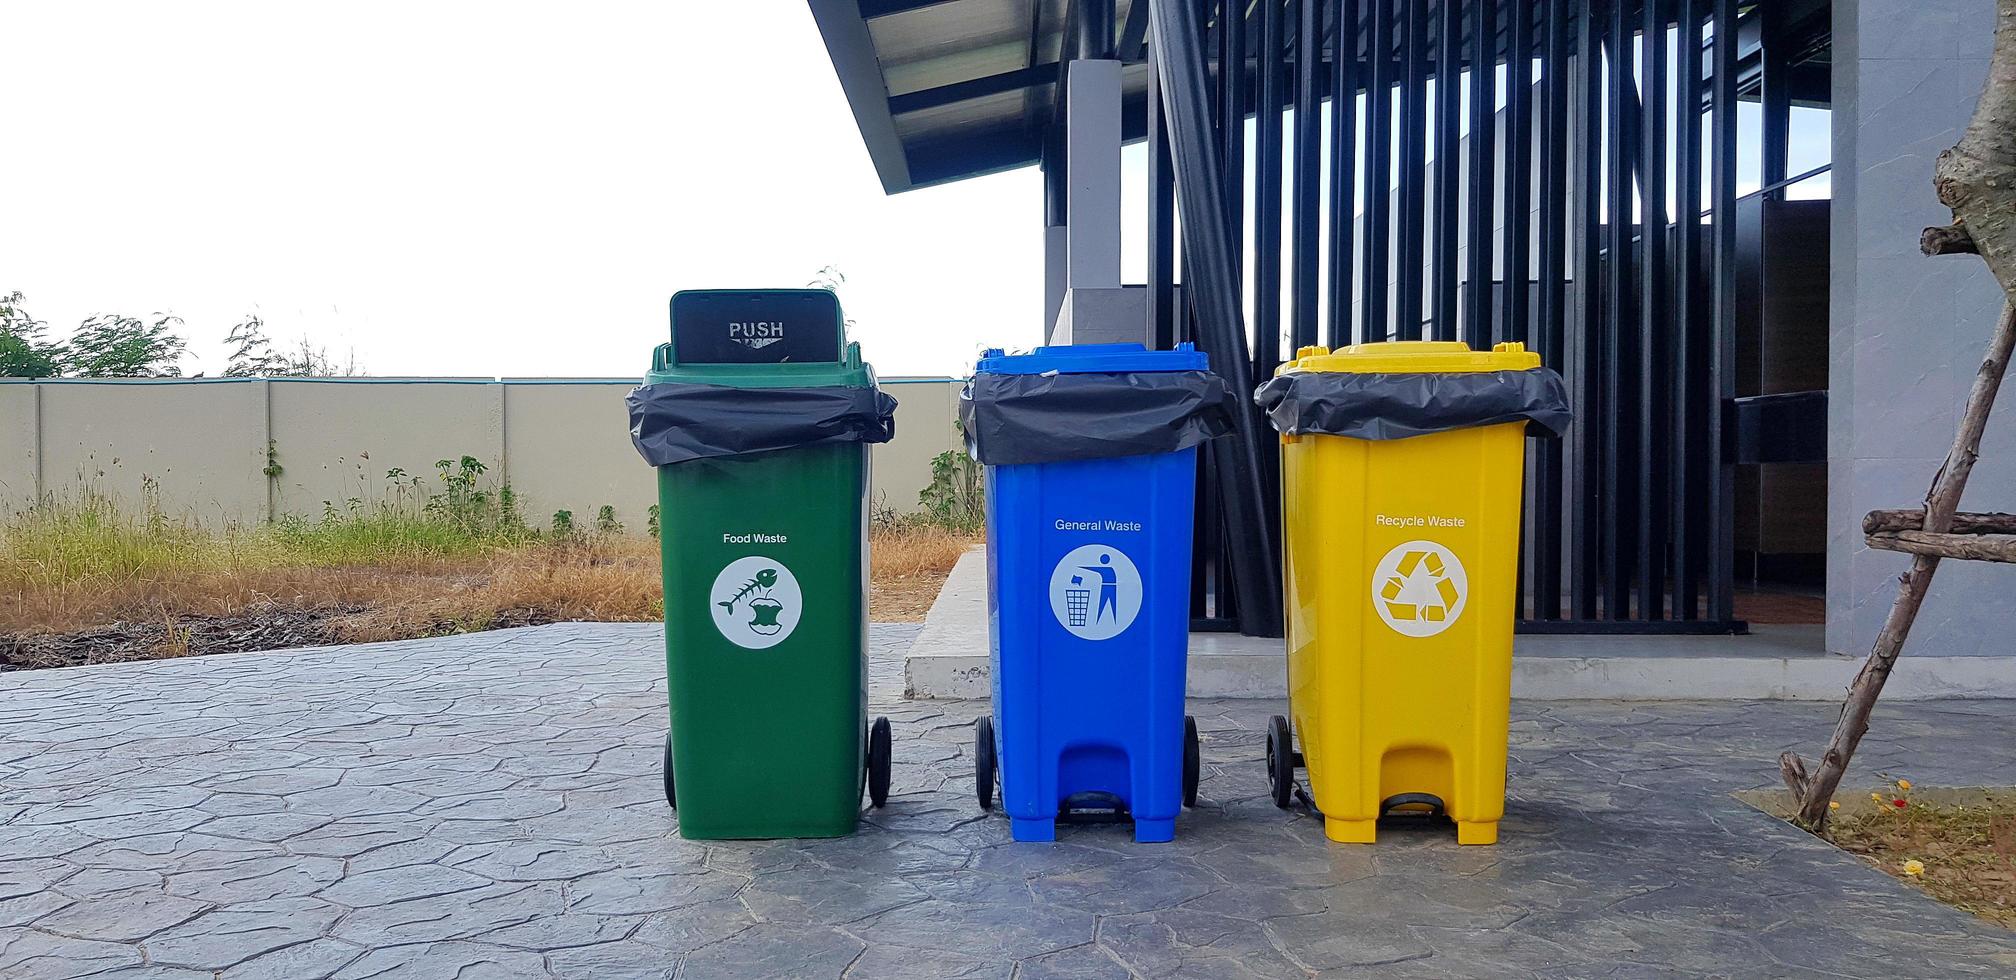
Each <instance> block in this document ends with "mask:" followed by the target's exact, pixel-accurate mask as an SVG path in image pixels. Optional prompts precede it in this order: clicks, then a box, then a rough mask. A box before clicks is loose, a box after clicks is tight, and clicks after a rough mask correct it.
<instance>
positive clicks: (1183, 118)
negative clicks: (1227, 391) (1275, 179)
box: [1149, 3, 1282, 636]
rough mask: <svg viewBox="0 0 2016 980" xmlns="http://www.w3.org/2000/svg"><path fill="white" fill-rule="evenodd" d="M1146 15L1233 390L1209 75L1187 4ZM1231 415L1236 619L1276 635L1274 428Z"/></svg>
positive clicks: (1242, 342) (1230, 522) (1248, 629)
mask: <svg viewBox="0 0 2016 980" xmlns="http://www.w3.org/2000/svg"><path fill="white" fill-rule="evenodd" d="M1149 18H1150V23H1151V24H1152V27H1153V43H1154V44H1155V46H1156V48H1157V49H1158V50H1160V51H1161V52H1162V54H1163V59H1162V61H1161V63H1160V64H1159V65H1158V66H1157V67H1158V70H1159V71H1160V73H1161V79H1162V88H1163V93H1164V98H1166V99H1167V100H1168V106H1169V138H1170V144H1171V147H1172V149H1173V157H1174V159H1175V161H1176V164H1177V168H1178V172H1179V173H1182V174H1186V175H1194V178H1195V179H1189V180H1179V181H1178V182H1177V188H1176V190H1177V193H1178V195H1180V197H1181V200H1182V202H1183V214H1184V221H1183V254H1184V255H1185V257H1186V258H1187V259H1188V260H1189V262H1190V263H1191V269H1192V273H1193V274H1194V275H1195V276H1196V277H1197V280H1198V281H1197V282H1196V284H1195V287H1196V288H1194V289H1193V290H1191V295H1192V298H1193V302H1194V303H1195V308H1196V310H1197V312H1198V324H1197V326H1198V338H1199V340H1200V341H1203V346H1204V348H1205V350H1206V351H1207V352H1209V353H1211V354H1212V355H1214V356H1213V358H1212V363H1213V366H1214V367H1215V368H1216V369H1217V370H1218V372H1219V373H1220V374H1221V375H1223V376H1224V377H1225V380H1226V381H1227V382H1229V383H1230V384H1231V386H1232V388H1233V390H1234V391H1251V390H1252V388H1253V375H1252V372H1251V371H1250V370H1249V368H1250V363H1249V361H1248V357H1249V356H1250V355H1249V352H1248V350H1247V346H1246V336H1245V328H1244V323H1243V321H1244V317H1243V316H1242V315H1241V310H1240V308H1239V290H1238V285H1237V276H1236V274H1235V265H1234V256H1233V250H1232V248H1231V244H1232V241H1233V238H1234V235H1233V234H1232V228H1231V226H1230V224H1229V222H1227V221H1226V210H1227V209H1226V205H1225V202H1224V201H1223V200H1222V197H1223V196H1224V188H1225V184H1224V182H1223V180H1222V178H1221V171H1220V161H1219V160H1218V159H1217V150H1218V147H1217V145H1216V141H1214V140H1213V139H1212V134H1211V131H1210V117H1211V109H1210V89H1209V86H1210V73H1209V69H1208V67H1207V65H1206V60H1207V59H1206V58H1205V54H1204V49H1203V34H1202V31H1201V28H1200V26H1199V18H1198V16H1197V12H1196V9H1195V8H1194V7H1192V6H1190V5H1189V4H1187V3H1157V4H1154V5H1153V6H1152V7H1151V9H1150V14H1149ZM1233 121H1235V122H1236V118H1235V120H1233ZM1232 128H1237V126H1236V125H1235V126H1233V127H1232ZM1233 422H1234V432H1233V434H1232V436H1231V438H1227V439H1220V440H1215V441H1214V442H1213V443H1212V446H1213V454H1214V456H1216V457H1217V459H1218V460H1219V461H1220V463H1222V464H1223V465H1220V466H1219V467H1217V474H1218V477H1219V481H1218V486H1217V489H1218V491H1219V494H1220V495H1221V497H1222V500H1223V502H1224V507H1225V512H1226V513H1225V517H1226V520H1225V524H1226V528H1227V530H1228V532H1230V533H1231V534H1232V536H1233V537H1234V538H1235V539H1237V541H1238V545H1239V547H1237V548H1235V549H1232V550H1231V551H1230V552H1229V553H1228V555H1227V562H1226V564H1227V565H1228V571H1229V572H1230V573H1231V579H1232V584H1233V586H1234V588H1236V589H1237V590H1238V599H1237V603H1238V614H1239V621H1240V622H1239V627H1240V631H1241V632H1243V633H1246V634H1248V635H1252V636H1280V635H1281V631H1282V621H1281V579H1280V570H1281V547H1280V539H1279V537H1278V534H1279V532H1280V521H1279V513H1280V512H1279V505H1278V501H1277V500H1276V499H1275V498H1274V497H1273V496H1272V495H1271V494H1270V493H1268V490H1269V487H1268V485H1267V483H1266V481H1265V480H1263V479H1262V476H1261V471H1260V458H1261V457H1260V456H1259V454H1258V452H1257V447H1258V445H1259V441H1260V440H1261V439H1262V438H1266V439H1268V440H1272V439H1273V438H1274V434H1273V432H1272V430H1270V429H1267V428H1266V426H1265V425H1264V424H1263V423H1262V421H1261V419H1260V417H1259V413H1258V412H1257V411H1255V410H1252V409H1250V408H1247V407H1244V406H1242V410H1241V411H1239V412H1237V413H1235V415H1234V419H1233Z"/></svg>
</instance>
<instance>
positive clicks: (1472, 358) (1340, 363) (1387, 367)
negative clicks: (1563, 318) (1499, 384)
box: [1278, 340, 1540, 374]
mask: <svg viewBox="0 0 2016 980" xmlns="http://www.w3.org/2000/svg"><path fill="white" fill-rule="evenodd" d="M1539 366H1540V355H1538V354H1535V353H1533V352H1531V351H1528V350H1527V349H1526V345H1525V344H1522V343H1517V342H1512V343H1503V344H1499V345H1497V346H1496V347H1493V348H1491V349H1490V350H1471V349H1470V345H1469V344H1465V343H1462V342H1460V341H1455V340H1391V341H1384V342H1381V343H1376V344H1352V345H1351V346H1349V347H1339V348H1337V349H1336V350H1334V351H1333V350H1331V349H1329V348H1328V347H1304V348H1302V349H1300V350H1298V351H1296V352H1295V359H1294V360H1292V361H1289V362H1288V363H1286V364H1283V365H1281V370H1280V372H1278V373H1281V374H1286V373H1288V372H1290V371H1345V372H1350V373H1353V374H1461V373H1466V372H1478V371H1525V370H1529V369H1531V368H1537V367H1539Z"/></svg>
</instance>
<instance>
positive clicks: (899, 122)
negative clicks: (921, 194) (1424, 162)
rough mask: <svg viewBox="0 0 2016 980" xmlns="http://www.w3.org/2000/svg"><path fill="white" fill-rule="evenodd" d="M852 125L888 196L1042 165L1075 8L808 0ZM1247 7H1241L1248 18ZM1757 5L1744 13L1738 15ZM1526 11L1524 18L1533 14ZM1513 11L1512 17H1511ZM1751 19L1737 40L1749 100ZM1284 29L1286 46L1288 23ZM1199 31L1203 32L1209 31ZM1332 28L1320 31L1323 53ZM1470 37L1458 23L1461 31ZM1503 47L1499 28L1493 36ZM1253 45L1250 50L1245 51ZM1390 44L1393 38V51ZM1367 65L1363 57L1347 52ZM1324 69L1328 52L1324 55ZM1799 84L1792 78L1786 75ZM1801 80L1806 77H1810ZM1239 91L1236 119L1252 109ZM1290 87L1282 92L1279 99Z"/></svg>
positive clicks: (1127, 103)
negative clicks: (1240, 112)
mask: <svg viewBox="0 0 2016 980" xmlns="http://www.w3.org/2000/svg"><path fill="white" fill-rule="evenodd" d="M1775 2H1776V3H1778V4H1780V5H1782V6H1781V8H1780V9H1781V11H1782V13H1781V16H1783V17H1784V18H1785V20H1786V22H1787V23H1788V24H1791V23H1797V24H1798V27H1799V29H1801V30H1802V31H1803V33H1808V34H1813V35H1815V36H1817V37H1824V36H1825V34H1826V27H1827V18H1826V14H1827V11H1828V10H1829V8H1830V5H1829V3H1828V2H1827V0H1775ZM808 3H809V5H810V6H811V9H812V15H813V18H814V20H815V21H816V22H817V23H818V25H819V33H820V34H821V36H823V38H824V39H825V42H826V50H827V53H828V55H829V56H830V57H831V58H832V61H833V68H834V70H835V72H836V73H837V74H838V75H839V78H840V86H841V89H842V90H843V91H844V92H845V93H846V95H847V102H848V105H849V106H850V107H851V108H852V109H853V112H854V120H855V124H856V125H857V126H858V127H859V128H860V130H861V138H862V141H863V142H864V143H866V144H867V147H868V155H869V157H870V158H871V159H872V160H873V161H874V163H875V171H876V173H877V174H878V175H879V176H880V177H881V179H882V189H883V190H884V191H885V192H887V193H890V194H895V193H899V192H902V191H907V190H912V189H915V188H918V187H929V186H931V185H933V184H943V183H950V182H952V181H957V180H964V179H966V178H969V177H979V176H983V175H985V174H991V173H998V172H1000V171H1003V170H1013V169H1016V168H1018V167H1026V166H1029V165H1031V164H1034V163H1038V162H1040V161H1041V160H1042V158H1043V140H1044V137H1045V133H1046V131H1048V129H1049V128H1050V126H1051V124H1052V122H1053V121H1054V120H1055V117H1056V115H1057V114H1058V113H1060V112H1061V111H1062V109H1061V101H1060V100H1059V98H1058V92H1057V88H1058V83H1059V81H1060V79H1061V76H1062V72H1063V63H1064V62H1065V61H1066V60H1067V59H1068V56H1069V55H1070V53H1071V52H1070V51H1069V50H1067V48H1068V44H1069V41H1068V39H1069V38H1070V37H1071V36H1072V35H1073V34H1075V33H1076V30H1077V25H1076V23H1075V21H1076V18H1077V7H1078V4H1077V3H1076V2H1074V0H808ZM1250 3H1251V0H1249V2H1248V5H1247V8H1248V9H1249V10H1250ZM1756 6H1758V4H1755V3H1750V4H1745V5H1744V8H1745V10H1746V12H1749V11H1750V9H1751V8H1754V7H1756ZM1114 7H1115V9H1114V20H1115V23H1116V25H1118V31H1117V34H1118V38H1117V44H1116V45H1115V48H1114V50H1115V53H1116V56H1117V57H1118V58H1119V59H1120V60H1121V61H1123V62H1125V63H1126V67H1125V69H1123V71H1122V73H1121V89H1122V102H1121V128H1122V138H1123V139H1124V140H1126V141H1127V142H1133V141H1135V140H1139V139H1141V138H1142V137H1143V136H1144V135H1145V134H1146V130H1147V91H1148V65H1147V64H1146V61H1145V57H1146V51H1145V48H1146V40H1147V27H1148V16H1147V15H1148V0H1114ZM1538 7H1539V5H1538V4H1533V5H1532V6H1531V7H1530V8H1529V10H1534V11H1537V9H1538ZM1515 9H1516V8H1515ZM1755 25H1756V19H1755V18H1746V24H1745V28H1746V30H1745V34H1744V36H1743V38H1742V39H1741V47H1742V49H1743V63H1744V67H1745V68H1746V71H1745V73H1744V74H1745V81H1746V82H1747V84H1745V85H1739V93H1740V94H1739V98H1743V99H1746V100H1750V99H1755V98H1756V97H1757V96H1756V91H1755V89H1754V87H1752V86H1754V85H1755V79H1754V77H1752V76H1754V75H1755V73H1756V65H1755V58H1756V51H1757V47H1756V40H1755V37H1754V32H1755V31H1756V30H1757V29H1758V28H1757V27H1756V26H1755ZM1287 27H1288V29H1287V30H1286V31H1284V34H1286V35H1287V42H1288V45H1289V46H1290V47H1291V48H1292V46H1293V44H1294V38H1293V34H1294V27H1295V25H1294V23H1293V22H1292V21H1291V22H1290V23H1289V24H1288V25H1287ZM1206 29H1207V31H1208V30H1211V28H1210V26H1208V25H1207V27H1206ZM1333 29H1334V25H1332V26H1331V27H1328V28H1326V30H1325V46H1326V48H1327V47H1328V42H1329V40H1330V39H1331V37H1332V36H1333V35H1332V33H1331V30H1333ZM1466 29H1467V25H1466ZM1499 34H1500V42H1499V43H1500V44H1502V43H1503V40H1502V38H1503V29H1502V27H1501V29H1500V30H1499ZM1249 43H1250V41H1249ZM1397 43H1398V39H1396V44H1397ZM1354 54H1357V55H1358V56H1359V57H1364V56H1365V55H1364V54H1363V53H1362V52H1354ZM1325 55H1326V60H1331V59H1334V53H1332V52H1329V51H1327V50H1326V52H1325ZM1810 67H1812V68H1814V69H1816V70H1817V71H1818V74H1817V75H1816V76H1815V77H1814V78H1813V79H1810V80H1809V79H1805V78H1800V77H1795V78H1794V79H1793V80H1794V81H1795V82H1809V83H1808V84H1796V85H1794V88H1795V90H1796V91H1795V94H1794V101H1795V103H1797V104H1800V105H1826V104H1827V102H1828V95H1829V93H1828V91H1827V86H1826V75H1825V72H1824V65H1815V66H1810ZM1795 74H1796V73H1795ZM1808 74H1813V73H1812V72H1809V73H1808ZM1254 88H1257V86H1250V85H1249V86H1248V89H1249V94H1248V101H1247V105H1246V106H1245V111H1246V112H1247V113H1251V112H1253V111H1254V110H1255V109H1256V108H1258V106H1257V105H1256V104H1255V103H1256V101H1257V98H1256V97H1257V93H1255V92H1252V91H1251V90H1252V89H1254ZM1287 89H1288V86H1283V90H1284V92H1285V91H1286V90H1287Z"/></svg>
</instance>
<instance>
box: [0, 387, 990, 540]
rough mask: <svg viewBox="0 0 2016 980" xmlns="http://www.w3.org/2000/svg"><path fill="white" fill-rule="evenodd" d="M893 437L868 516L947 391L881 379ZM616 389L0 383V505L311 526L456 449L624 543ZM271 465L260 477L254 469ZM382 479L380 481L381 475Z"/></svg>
mask: <svg viewBox="0 0 2016 980" xmlns="http://www.w3.org/2000/svg"><path fill="white" fill-rule="evenodd" d="M882 383H883V385H884V387H885V389H886V390H888V391H889V392H890V393H891V394H893V395H895V396H896V399H897V401H898V405H899V407H898V408H897V411H896V439H895V441H894V442H891V443H888V444H886V445H881V446H877V447H875V449H874V485H873V492H874V498H875V499H874V505H875V507H876V508H877V509H887V510H893V511H896V512H899V513H908V512H911V511H914V510H916V509H917V494H918V491H920V490H922V489H923V488H924V487H925V486H927V485H929V483H930V481H931V459H932V457H934V456H936V455H937V454H939V453H941V452H945V451H947V450H954V449H957V448H959V439H958V435H957V430H956V428H955V426H954V424H953V422H954V418H955V415H954V412H955V410H956V407H957V405H958V390H959V385H960V384H961V382H959V381H956V380H953V379H949V378H885V379H883V381H882ZM635 386H636V382H635V381H632V380H628V379H563V378H507V379H503V380H501V381H500V380H495V379H490V378H312V379H309V378H297V379H279V378H275V379H235V378H219V379H186V380H185V379H163V380H133V381H83V380H61V381H18V380H4V379H0V512H10V511H19V510H22V509H25V508H27V507H29V506H31V505H32V504H33V503H34V502H35V501H36V500H38V499H41V498H42V497H43V496H45V495H48V496H56V497H62V496H74V495H77V494H80V493H82V492H84V491H86V490H87V489H88V490H91V491H94V492H97V493H102V494H104V495H106V496H108V497H111V498H112V499H114V500H117V501H120V502H122V503H127V504H135V503H138V501H139V500H140V497H141V495H142V493H143V492H151V493H153V494H154V495H155V497H156V499H157V500H158V501H159V502H160V504H161V506H162V508H163V509H164V510H165V511H167V512H168V513H170V514H174V515H189V516H194V517H198V518H201V519H203V520H207V521H219V522H229V521H237V522H256V521H265V520H271V519H273V518H275V517H278V516H282V515H301V516H309V517H313V516H316V515H319V514H321V513H322V512H323V509H324V508H325V507H328V506H334V507H339V508H340V507H344V506H346V505H347V504H348V502H349V501H352V500H361V501H371V500H378V499H383V498H384V497H386V496H387V495H389V494H391V493H393V492H395V491H394V490H393V485H394V484H395V483H398V482H401V481H410V480H411V479H412V478H414V477H419V478H420V479H421V480H422V482H423V485H429V486H438V484H439V480H438V479H436V477H435V468H434V463H435V461H437V460H442V459H449V460H459V459H460V458H461V457H463V456H471V457H474V458H476V459H477V460H480V461H481V462H482V463H483V465H484V466H485V467H486V468H487V470H488V472H487V473H486V474H485V479H486V480H487V481H488V483H489V484H490V485H502V484H506V483H508V484H509V485H510V486H511V487H512V489H513V490H514V491H516V492H517V494H518V497H519V500H520V506H521V510H522V511H523V512H524V514H525V515H526V518H527V519H528V520H529V521H532V522H533V523H535V524H538V523H544V522H545V521H546V520H547V519H549V518H550V515H551V514H552V513H553V512H554V511H557V510H562V509H565V510H571V511H573V512H574V515H575V519H576V521H577V522H581V523H586V522H588V521H590V520H592V519H593V517H594V514H595V512H596V510H597V509H598V508H600V507H602V506H604V505H607V506H611V507H614V508H615V509H616V516H617V518H618V519H619V520H621V521H622V522H623V523H624V524H625V525H627V526H628V527H629V528H630V529H631V530H634V531H638V532H641V531H643V529H644V527H645V522H646V519H647V511H648V509H649V507H650V506H651V504H652V503H653V502H654V501H655V500H656V499H657V488H656V482H655V481H654V480H653V478H652V472H651V468H650V467H648V466H646V465H644V463H643V461H642V460H640V459H639V458H638V457H637V452H636V450H635V449H633V448H631V446H630V437H629V431H628V429H629V425H628V418H627V415H626V413H625V410H624V407H623V396H624V394H625V393H626V392H628V391H629V390H630V389H631V388H632V387H635ZM269 467H272V468H274V469H275V472H273V473H271V474H269V473H268V469H269ZM395 472H396V473H397V474H399V476H397V477H393V476H388V474H392V473H395Z"/></svg>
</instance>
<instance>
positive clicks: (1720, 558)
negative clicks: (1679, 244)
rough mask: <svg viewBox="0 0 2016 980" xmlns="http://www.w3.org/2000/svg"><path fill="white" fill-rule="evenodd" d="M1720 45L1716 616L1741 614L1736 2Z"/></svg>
mask: <svg viewBox="0 0 2016 980" xmlns="http://www.w3.org/2000/svg"><path fill="white" fill-rule="evenodd" d="M1714 2H1715V46H1714V57H1715V62H1714V65H1715V67H1714V70H1713V77H1712V82H1711V84H1712V85H1713V90H1714V111H1715V116H1714V122H1713V126H1714V131H1713V136H1712V138H1711V140H1710V142H1711V145H1712V146H1713V147H1714V153H1715V160H1714V164H1713V167H1714V177H1713V181H1714V188H1715V215H1714V224H1713V226H1712V227H1713V229H1714V235H1715V246H1714V247H1715V258H1714V266H1715V270H1714V276H1715V298H1714V307H1715V314H1714V315H1715V327H1714V330H1713V331H1712V332H1711V334H1710V337H1711V340H1710V344H1709V359H1708V374H1709V391H1708V398H1707V401H1706V403H1705V404H1704V405H1702V410H1703V411H1705V412H1706V413H1707V416H1708V432H1707V442H1708V447H1707V448H1708V452H1709V454H1710V456H1709V464H1708V479H1707V481H1706V483H1707V486H1706V488H1705V489H1706V494H1707V497H1708V503H1709V507H1708V540H1707V544H1706V547H1707V552H1708V588H1707V591H1708V618H1709V619H1710V620H1714V621H1716V622H1728V621H1730V620H1732V619H1733V618H1734V609H1733V599H1734V596H1733V595H1732V594H1731V588H1732V585H1733V579H1734V576H1733V572H1734V569H1733V564H1734V548H1735V534H1734V527H1733V525H1732V523H1731V520H1730V517H1731V515H1732V514H1733V512H1734V511H1735V509H1736V500H1735V486H1734V484H1735V481H1734V480H1733V479H1732V478H1731V473H1730V464H1729V463H1728V461H1727V459H1726V458H1725V457H1724V455H1723V446H1724V441H1723V431H1722V430H1723V423H1724V421H1725V419H1726V417H1727V415H1726V413H1727V411H1728V405H1729V401H1730V399H1732V398H1734V397H1735V394H1736V387H1735V385H1736V379H1735V371H1734V370H1733V367H1734V364H1733V359H1734V344H1735V337H1736V45H1737V38H1736V35H1737V30H1736V0H1714Z"/></svg>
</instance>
